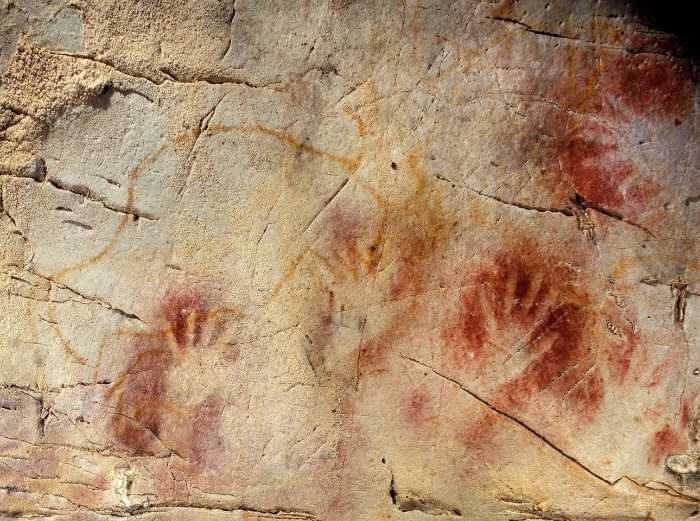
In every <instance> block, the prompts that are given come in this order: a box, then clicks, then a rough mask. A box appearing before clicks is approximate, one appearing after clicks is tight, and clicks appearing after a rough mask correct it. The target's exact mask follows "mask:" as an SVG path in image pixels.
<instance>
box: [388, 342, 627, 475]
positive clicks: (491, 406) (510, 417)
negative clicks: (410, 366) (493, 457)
mask: <svg viewBox="0 0 700 521" xmlns="http://www.w3.org/2000/svg"><path fill="white" fill-rule="evenodd" d="M401 358H403V359H404V360H408V361H410V362H413V363H414V364H417V365H420V366H421V367H423V368H425V369H428V370H429V371H431V372H432V373H433V374H435V375H436V376H438V377H440V378H442V379H443V380H446V381H448V382H450V383H452V384H454V385H456V386H457V387H459V388H460V389H461V390H462V391H464V392H465V393H467V394H468V395H469V396H471V397H472V398H474V399H475V400H476V401H478V402H480V403H481V404H482V405H485V406H486V407H488V408H489V409H491V410H492V411H493V412H495V413H496V414H498V415H500V416H502V417H504V418H506V419H508V420H510V421H511V422H513V423H516V424H517V425H519V426H520V427H521V428H523V429H525V430H526V431H527V432H529V433H530V434H532V435H533V436H535V437H537V438H539V439H540V440H541V441H542V442H544V444H545V445H547V446H549V447H550V448H551V449H553V450H555V451H556V452H558V453H559V454H560V455H561V456H563V457H564V458H565V459H566V460H568V461H570V462H571V463H573V464H574V465H576V466H577V467H578V468H580V469H581V470H583V471H584V472H585V473H586V474H587V475H588V476H590V477H591V478H593V479H595V480H596V481H600V482H602V483H605V484H606V485H611V486H614V485H615V484H616V483H617V482H618V481H619V480H614V481H611V480H609V479H605V478H604V477H603V476H601V475H600V474H597V473H595V472H593V471H592V470H591V469H589V468H588V467H586V466H585V465H584V464H583V463H581V462H580V461H579V460H578V459H576V458H575V457H574V456H571V455H569V454H567V453H566V452H564V451H562V450H561V449H560V448H559V447H557V446H556V445H555V444H554V443H552V442H551V441H549V440H548V439H547V438H546V437H545V436H544V435H542V434H540V433H539V432H537V431H536V430H535V429H533V428H532V427H530V426H529V425H528V424H527V423H525V422H523V421H522V420H519V419H518V418H516V417H515V416H513V415H512V414H509V413H508V412H506V411H504V410H503V409H500V408H499V407H497V406H495V405H494V404H492V403H491V402H489V401H488V400H486V399H485V398H483V397H481V396H479V395H478V394H476V393H475V392H473V391H471V390H469V389H467V388H466V387H464V386H463V385H462V384H461V383H460V382H459V381H457V380H455V379H454V378H450V377H449V376H446V375H444V374H442V373H440V372H439V371H437V370H436V369H434V368H433V367H432V366H430V365H428V364H426V363H425V362H421V361H420V360H417V359H415V358H411V357H409V356H405V355H403V354H402V355H401Z"/></svg>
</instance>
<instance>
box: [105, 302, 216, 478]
mask: <svg viewBox="0 0 700 521" xmlns="http://www.w3.org/2000/svg"><path fill="white" fill-rule="evenodd" d="M157 309H158V310H159V311H158V313H159V315H158V316H157V317H156V319H157V320H160V321H161V322H162V324H163V326H164V327H163V328H161V329H156V330H152V331H147V332H134V333H133V334H132V335H130V337H129V341H130V344H131V346H130V350H131V352H132V354H131V358H130V360H129V363H128V365H127V366H126V368H125V370H124V371H123V372H122V374H121V375H120V376H119V378H118V379H117V380H116V381H115V382H114V383H113V384H112V386H111V387H110V388H109V389H108V390H107V392H106V398H107V399H108V400H109V401H110V403H111V404H112V406H113V408H114V414H113V416H112V420H111V432H112V436H113V438H114V440H115V441H116V442H117V443H118V444H119V445H120V446H121V447H123V448H125V449H128V450H130V451H131V452H133V453H134V454H140V455H144V454H145V455H153V454H156V453H158V452H159V451H164V450H167V449H173V450H176V452H178V454H180V455H181V456H182V457H184V458H185V459H187V460H188V461H189V462H190V463H194V464H199V463H201V461H202V458H203V457H204V455H205V453H206V450H207V448H211V447H210V445H211V443H212V440H215V439H216V438H217V434H216V432H217V430H216V425H217V423H218V419H219V416H220V414H221V411H222V409H223V403H222V399H221V398H220V397H218V396H216V395H215V394H210V395H208V396H203V397H201V399H200V401H198V402H196V405H194V406H191V407H189V406H188V407H183V406H181V405H177V404H174V403H172V402H171V396H172V394H171V390H170V389H168V375H169V373H170V371H171V370H173V369H174V368H175V367H176V366H177V365H178V364H180V363H181V362H182V361H183V360H184V359H185V358H186V357H187V356H192V354H193V353H194V351H193V350H199V349H202V348H206V347H208V346H207V345H205V339H204V334H205V331H204V329H205V327H206V328H207V330H208V340H211V339H212V338H214V336H213V335H215V333H216V329H217V327H219V326H220V324H219V322H217V320H218V319H220V318H221V317H220V316H219V317H218V318H217V315H221V314H222V313H220V312H219V311H218V310H213V309H212V308H210V307H209V305H208V303H207V300H206V298H205V297H204V296H203V295H201V294H199V293H196V292H187V291H180V292H173V293H171V294H170V295H168V296H167V297H166V298H165V299H164V301H163V302H162V303H161V305H159V306H158V307H157ZM166 447H167V449H166Z"/></svg>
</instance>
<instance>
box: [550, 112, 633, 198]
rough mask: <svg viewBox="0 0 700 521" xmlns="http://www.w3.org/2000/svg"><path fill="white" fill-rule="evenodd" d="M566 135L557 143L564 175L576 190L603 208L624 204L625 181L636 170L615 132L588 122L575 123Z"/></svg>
mask: <svg viewBox="0 0 700 521" xmlns="http://www.w3.org/2000/svg"><path fill="white" fill-rule="evenodd" d="M567 134H568V136H567V137H564V138H563V141H562V142H561V143H560V144H559V145H557V146H558V147H559V153H558V154H557V155H558V156H559V159H560V161H561V171H562V174H563V176H564V178H565V179H566V180H567V181H568V182H569V183H570V184H571V186H572V188H573V189H574V192H576V193H577V194H579V195H581V196H582V197H583V198H584V199H585V200H586V201H588V202H589V203H593V204H595V205H598V206H602V207H604V208H611V209H615V208H620V207H622V206H623V205H624V204H625V195H626V194H625V192H624V189H625V184H626V183H627V182H628V181H629V180H630V178H632V177H633V176H635V175H636V173H637V169H636V167H635V165H634V163H633V162H632V161H631V160H630V159H629V158H627V157H626V156H625V155H624V154H621V153H620V150H619V146H618V143H617V139H616V137H615V136H614V134H613V132H612V131H611V130H610V129H608V128H606V127H604V126H602V125H600V124H598V123H594V122H587V123H586V124H578V125H576V126H574V127H573V128H571V129H569V130H568V132H567ZM637 199H639V197H638V196H637ZM641 202H644V201H641Z"/></svg>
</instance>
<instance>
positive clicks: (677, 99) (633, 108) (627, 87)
mask: <svg viewBox="0 0 700 521" xmlns="http://www.w3.org/2000/svg"><path fill="white" fill-rule="evenodd" d="M601 64H602V73H601V82H600V89H601V92H602V93H603V97H604V101H605V102H606V104H607V107H606V108H607V110H608V111H609V112H610V114H611V115H612V116H613V117H619V118H623V119H632V118H631V116H638V117H642V118H647V119H663V118H667V119H668V118H670V119H679V120H683V119H685V118H686V117H687V116H688V113H689V112H690V109H691V104H692V99H693V98H692V96H693V84H692V78H691V74H690V66H689V64H688V63H687V62H686V61H682V60H678V59H675V58H670V57H667V56H659V55H653V54H638V55H630V54H628V53H619V52H615V53H612V52H610V53H603V55H602V60H601Z"/></svg>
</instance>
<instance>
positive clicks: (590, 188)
mask: <svg viewBox="0 0 700 521" xmlns="http://www.w3.org/2000/svg"><path fill="white" fill-rule="evenodd" d="M514 38H519V39H518V40H517V43H518V44H519V45H516V44H515V43H513V42H511V41H510V40H512V39H514ZM550 46H551V42H549V41H547V40H543V39H539V38H538V39H535V38H532V37H531V35H525V34H523V33H519V32H514V33H508V36H507V37H506V39H505V41H504V43H503V45H502V46H501V49H500V52H498V53H496V58H497V60H499V62H500V63H501V64H502V65H503V67H504V68H508V67H513V70H517V71H521V69H520V68H519V67H518V64H517V63H516V62H520V61H521V60H522V56H521V55H520V54H516V53H515V50H517V49H520V48H526V49H527V50H528V53H529V54H531V55H533V56H540V57H541V59H542V61H543V62H545V61H547V60H548V59H549V56H550V54H552V49H551V47H550ZM552 59H553V60H555V61H554V62H553V63H552V64H551V65H548V66H546V67H542V68H534V69H532V70H531V71H529V72H527V73H525V74H521V75H519V76H518V77H517V78H515V79H514V86H513V91H512V92H513V93H514V95H515V96H516V97H518V96H522V98H523V101H522V102H521V103H523V104H524V105H525V106H528V107H530V108H528V109H524V110H522V109H521V112H525V113H526V114H527V118H526V119H525V120H524V123H523V126H522V127H521V128H520V129H518V130H516V131H515V135H514V136H513V137H514V141H515V150H516V153H517V155H518V159H519V161H520V162H521V163H525V162H536V163H538V164H539V166H540V168H541V169H542V170H543V172H544V178H543V179H544V180H545V181H544V186H545V188H548V189H549V191H550V192H551V193H552V196H553V197H555V198H561V197H565V198H567V199H571V198H572V197H573V196H574V194H578V195H579V196H580V197H582V198H583V199H584V200H585V201H587V202H589V203H591V204H593V205H597V206H600V207H603V208H604V209H606V210H610V211H613V212H616V213H619V214H621V215H623V216H624V217H627V218H638V217H639V216H640V215H642V214H645V213H648V212H650V211H651V210H653V209H654V208H657V207H660V206H661V204H662V203H661V202H660V199H661V198H662V197H663V194H662V191H663V188H662V187H661V186H659V185H658V184H657V183H655V182H654V178H653V174H652V173H651V172H650V171H652V172H653V171H654V170H657V169H658V167H657V166H656V165H653V166H652V168H650V169H647V168H642V166H643V165H642V162H643V160H644V155H643V154H642V153H641V152H640V151H639V150H638V148H637V147H638V146H639V145H638V144H637V138H635V137H634V136H640V138H641V139H642V140H644V139H646V136H647V135H649V132H651V130H652V129H653V130H654V131H655V134H656V135H661V136H666V135H667V134H668V133H669V132H674V127H675V126H677V125H680V124H681V123H682V122H684V121H686V120H687V119H689V117H690V114H691V110H692V101H693V91H694V87H693V80H692V75H691V70H690V65H689V63H688V62H687V61H686V60H681V59H677V58H673V57H668V56H661V55H654V54H632V53H627V52H623V51H618V50H613V49H601V48H595V49H594V48H588V47H582V46H580V45H577V44H571V45H568V44H561V45H560V46H558V47H557V52H556V53H554V58H552ZM533 100H534V101H533ZM506 132H507V133H512V132H513V131H512V130H507V131H506ZM678 139H683V138H682V137H681V135H679V136H678ZM685 139H687V138H685ZM644 218H645V219H651V218H652V217H651V216H646V215H645V217H644Z"/></svg>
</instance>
